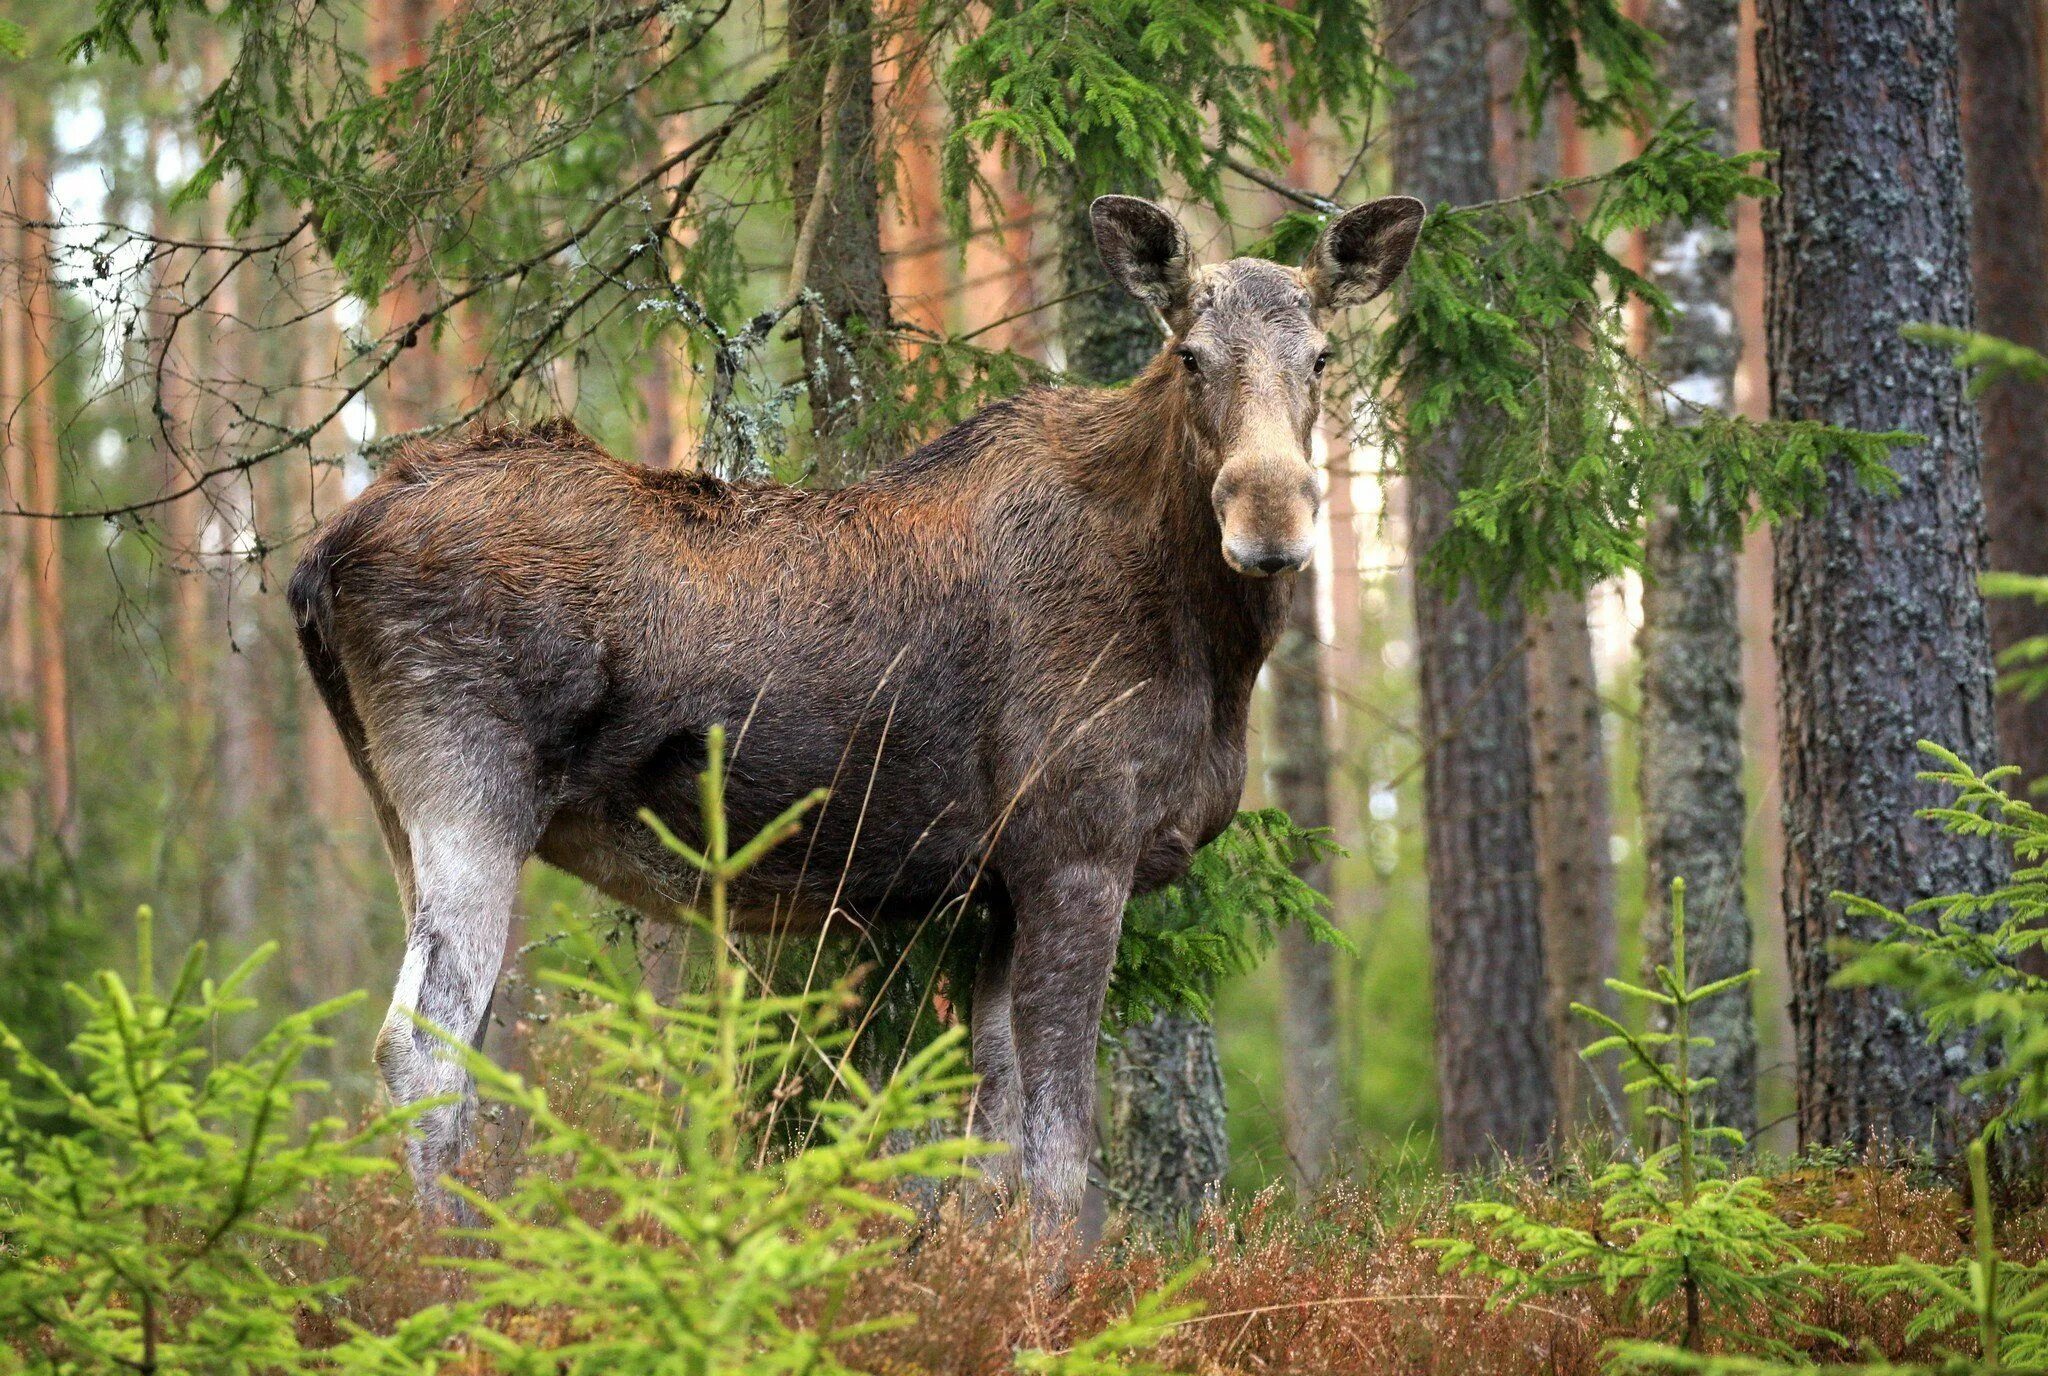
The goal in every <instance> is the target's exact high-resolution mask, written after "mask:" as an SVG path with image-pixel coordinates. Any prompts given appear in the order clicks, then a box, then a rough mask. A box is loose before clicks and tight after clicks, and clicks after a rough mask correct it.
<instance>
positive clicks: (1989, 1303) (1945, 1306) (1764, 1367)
mask: <svg viewBox="0 0 2048 1376" xmlns="http://www.w3.org/2000/svg"><path fill="white" fill-rule="evenodd" d="M1986 1155H1987V1153H1986V1151H1985V1146H1984V1139H1983V1138H1981V1137H1980V1138H1978V1139H1976V1140H1975V1141H1973V1142H1971V1143H1970V1146H1969V1151H1968V1156H1969V1163H1970V1205H1971V1208H1970V1253H1969V1255H1968V1256H1966V1257H1964V1258H1963V1259H1962V1260H1960V1261H1956V1262H1951V1263H1949V1264H1947V1265H1943V1266H1935V1265H1930V1264H1929V1263H1927V1262H1924V1261H1917V1260H1915V1259H1914V1258H1912V1257H1905V1256H1902V1257H1900V1258H1899V1259H1898V1260H1897V1261H1896V1262H1894V1263H1892V1264H1891V1265H1889V1266H1875V1267H1843V1268H1839V1270H1840V1273H1841V1274H1842V1275H1843V1276H1844V1277H1845V1278H1847V1279H1849V1280H1852V1281H1854V1282H1856V1284H1857V1285H1858V1287H1859V1288H1860V1289H1862V1290H1863V1291H1864V1292H1865V1293H1866V1294H1869V1295H1873V1296H1885V1295H1902V1296H1905V1297H1906V1298H1908V1299H1913V1300H1918V1301H1920V1303H1921V1308H1920V1312H1919V1313H1918V1314H1916V1315H1915V1316H1914V1317H1913V1319H1912V1321H1911V1322H1910V1323H1908V1324H1907V1325H1906V1338H1907V1340H1908V1341H1911V1342H1919V1341H1922V1340H1925V1339H1928V1338H1931V1337H1937V1336H1940V1335H1945V1334H1968V1335H1969V1337H1970V1339H1971V1341H1972V1344H1973V1347H1974V1351H1973V1352H1972V1353H1970V1354H1968V1355H1965V1354H1962V1353H1952V1354H1950V1355H1949V1356H1947V1357H1945V1358H1943V1359H1942V1360H1941V1361H1938V1362H1934V1363H1909V1364H1905V1365H1900V1364H1896V1363H1891V1362H1870V1363H1859V1364H1851V1365H1828V1366H1821V1365H1818V1364H1814V1363H1808V1362H1786V1361H1782V1360H1779V1361H1773V1360H1756V1359H1748V1358H1739V1357H1727V1356H1710V1355H1706V1354H1701V1353H1694V1352H1687V1351H1684V1350H1682V1349H1674V1348H1670V1347H1666V1346H1663V1345H1661V1344H1657V1343H1621V1344H1617V1346H1616V1348H1615V1356H1616V1359H1617V1363H1618V1365H1619V1366H1620V1367H1622V1368H1623V1369H1624V1370H1629V1371H1664V1372H1688V1373H1696V1374H1697V1376H1813V1374H1814V1373H1829V1376H1995V1373H1999V1372H2027V1371H2033V1372H2037V1371H2043V1370H2048V1266H2043V1265H2032V1266H2029V1265H2024V1264H2021V1263H2018V1262H2014V1261H2010V1260H2008V1259H2007V1258H2006V1257H2005V1256H2003V1255H2002V1254H2001V1253H2000V1252H1999V1249H1998V1240H1997V1232H1996V1227H1995V1225H1994V1222H1993V1219H1992V1211H1991V1180H1990V1171H1989V1170H1988V1169H1987V1167H1986V1164H1985V1158H1986Z"/></svg>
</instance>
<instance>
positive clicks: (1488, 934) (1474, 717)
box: [1393, 0, 1557, 1169]
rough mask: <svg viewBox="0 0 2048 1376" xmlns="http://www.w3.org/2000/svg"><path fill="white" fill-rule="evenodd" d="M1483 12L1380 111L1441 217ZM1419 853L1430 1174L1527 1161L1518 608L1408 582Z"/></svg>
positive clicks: (1467, 174) (1532, 1013) (1448, 449)
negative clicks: (1425, 910) (1432, 1040)
mask: <svg viewBox="0 0 2048 1376" xmlns="http://www.w3.org/2000/svg"><path fill="white" fill-rule="evenodd" d="M1486 39H1487V25H1486V15H1485V6H1484V0H1426V2H1425V3H1422V4H1420V5H1418V6H1416V7H1414V8H1413V9H1412V10H1411V11H1410V12H1409V13H1408V14H1407V15H1405V17H1403V18H1401V19H1400V20H1398V21H1397V25H1396V28H1395V30H1394V41H1393V47H1394V49H1395V52H1394V59H1395V61H1396V62H1397V63H1398V64H1399V66H1400V67H1401V69H1402V70H1403V71H1405V72H1407V73H1408V74H1409V76H1410V77H1411V78H1413V85H1412V86H1410V87H1409V88H1407V89H1406V90H1404V91H1403V92H1402V93H1401V95H1400V98H1399V99H1398V100H1397V101H1396V102H1395V108H1394V131H1393V132H1394V150H1393V165H1394V179H1393V181H1394V186H1395V187H1396V188H1397V189H1398V190H1400V191H1402V192H1405V193H1408V194H1411V195H1415V196H1420V197H1421V198H1422V199H1423V200H1424V201H1426V202H1428V203H1431V204H1437V203H1441V202H1446V201H1448V202H1451V203H1453V204H1459V203H1467V202H1472V201H1481V200H1485V199H1487V198H1489V197H1491V196H1492V195H1493V194H1494V190H1495V188H1494V170H1493V165H1492V160H1491V157H1490V148H1491V144H1492V133H1493V131H1492V127H1491V125H1492V121H1491V119H1490V117H1489V112H1488V95H1489V92H1488V85H1487V69H1486ZM1465 429H1466V427H1465V426H1464V425H1463V424H1461V423H1459V422H1458V421H1456V420H1453V421H1452V422H1450V423H1448V424H1446V425H1444V426H1443V427H1441V428H1440V429H1439V430H1438V432H1437V433H1436V434H1435V435H1434V436H1432V437H1431V438H1430V439H1429V440H1427V441H1426V442H1424V443H1421V444H1418V445H1416V446H1415V447H1414V448H1413V449H1412V451H1411V452H1410V453H1409V454H1407V455H1406V463H1405V467H1406V470H1407V472H1408V473H1409V474H1410V477H1409V480H1408V482H1407V484H1406V486H1407V489H1408V494H1409V497H1408V500H1409V511H1408V539H1409V547H1410V552H1411V560H1412V562H1413V564H1414V565H1415V566H1416V567H1417V568H1418V569H1419V568H1420V567H1421V566H1422V564H1423V563H1424V562H1425V560H1426V558H1427V556H1428V553H1429V551H1430V549H1431V548H1432V547H1433V546H1434V545H1435V543H1436V541H1437V539H1438V538H1439V537H1440V536H1441V535H1442V534H1443V532H1444V531H1445V529H1446V528H1447V527H1448V525H1449V523H1450V517H1451V509H1452V506H1453V503H1454V501H1455V490H1456V486H1457V484H1456V477H1457V472H1458V463H1459V460H1460V457H1461V456H1462V455H1463V453H1464V450H1465V445H1464V434H1465ZM1415 622H1416V641H1417V667H1418V669H1419V673H1420V679H1421V695H1422V726H1423V739H1424V740H1425V742H1427V744H1426V747H1425V748H1426V749H1427V750H1428V752H1429V755H1428V760H1427V763H1426V765H1425V769H1424V775H1423V792H1424V813H1425V818H1424V821H1425V833H1426V837H1427V846H1428V852H1429V904H1430V948H1431V953H1432V957H1433V966H1434V968H1433V971H1432V982H1433V986H1434V995H1435V1016H1436V1061H1437V1093H1438V1098H1439V1103H1440V1108H1441V1115H1442V1124H1441V1128H1440V1139H1441V1146H1442V1151H1443V1158H1444V1164H1445V1165H1446V1166H1448V1167H1450V1168H1452V1169H1463V1168H1467V1167H1472V1166H1477V1165H1483V1164H1486V1163H1488V1162H1491V1161H1493V1160H1496V1159H1498V1158H1499V1157H1500V1156H1503V1155H1505V1156H1507V1157H1509V1158H1516V1159H1526V1158H1529V1157H1533V1156H1536V1155H1538V1154H1540V1153H1541V1152H1542V1151H1543V1150H1544V1147H1545V1145H1546V1144H1547V1143H1548V1142H1549V1140H1550V1137H1551V1132H1552V1129H1553V1126H1554V1124H1555V1122H1556V1118H1557V1097H1556V1090H1555V1082H1554V1080H1553V1078H1552V1073H1551V1064H1552V1061H1551V1046H1552V1038H1551V1035H1550V1025H1549V1022H1548V1020H1547V1018H1546V1006H1545V1000H1546V994H1545V990H1546V985H1545V977H1544V959H1543V930H1542V926H1541V915H1540V912H1539V909H1538V906H1537V895H1536V841H1535V835H1534V831H1533V828H1532V826H1531V822H1530V793H1531V787H1532V785H1531V780H1530V762H1529V734H1528V708H1529V695H1528V685H1527V666H1526V661H1525V653H1526V650H1527V643H1526V632H1525V629H1524V625H1523V616H1522V611H1521V608H1520V606H1519V605H1517V604H1513V603H1510V604H1508V605H1507V606H1505V607H1503V608H1502V610H1501V611H1500V612H1499V613H1498V614H1489V613H1488V612H1487V611H1486V610H1485V609H1484V608H1483V607H1482V606H1481V605H1480V602H1479V599H1478V598H1477V597H1476V596H1475V595H1474V594H1473V593H1472V592H1471V591H1470V590H1469V589H1467V590H1464V591H1461V592H1459V593H1458V594H1457V595H1455V596H1451V595H1447V594H1446V593H1445V592H1444V591H1443V590H1442V589H1440V588H1439V587H1437V586H1436V585H1434V584H1432V583H1430V582H1427V581H1426V580H1424V579H1422V578H1420V577H1417V579H1416V580H1415Z"/></svg>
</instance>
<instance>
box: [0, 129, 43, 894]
mask: <svg viewBox="0 0 2048 1376" xmlns="http://www.w3.org/2000/svg"><path fill="white" fill-rule="evenodd" d="M18 104H19V97H18V95H17V94H16V93H15V92H12V91H10V92H6V93H4V94H0V480H4V481H5V483H6V500H7V504H8V505H9V506H26V505H27V504H28V501H29V486H30V485H29V462H28V435H27V420H28V416H27V394H28V361H27V358H26V357H25V352H26V349H27V326H26V324H25V322H24V320H23V315H24V314H25V310H26V308H25V305H24V300H25V283H26V270H25V255H24V253H23V249H22V246H23V242H24V234H23V231H22V227H21V219H22V206H21V199H20V198H21V169H22V161H23V159H22V156H21V154H22V148H21V129H20V122H19V120H18V118H17V108H18ZM28 539H29V529H28V522H27V521H25V520H21V519H19V518H0V656H4V658H0V668H4V676H0V732H4V733H5V735H4V737H0V739H4V740H5V742H6V744H5V746H4V748H0V768H5V769H6V770H7V771H8V773H9V774H10V775H15V774H17V773H25V772H26V771H27V770H29V769H31V768H33V763H32V762H33V760H34V757H35V732H34V731H33V730H32V729H31V727H30V725H29V723H30V719H31V718H32V716H33V714H34V708H35V664H36V651H35V604H34V600H33V597H32V593H31V587H30V579H29V571H28V570H29V565H28ZM34 799H35V795H34V793H33V791H32V790H31V789H30V788H29V787H28V786H27V783H26V781H25V780H20V779H17V780H16V781H15V782H14V783H13V785H12V786H11V787H9V788H8V790H7V798H6V810H5V814H4V816H0V825H4V827H5V846H6V850H5V859H6V860H8V861H10V862H13V863H16V864H18V863H20V862H22V861H24V860H26V859H27V858H28V856H29V855H30V853H31V852H32V851H33V850H34V849H35V845H36V810H35V801H34Z"/></svg>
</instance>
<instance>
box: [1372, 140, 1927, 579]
mask: <svg viewBox="0 0 2048 1376" xmlns="http://www.w3.org/2000/svg"><path fill="white" fill-rule="evenodd" d="M1710 137H1711V136H1710V134H1709V132H1708V131H1707V130H1706V129H1705V128H1704V127H1702V126H1701V125H1700V124H1699V123H1698V122H1697V121H1695V120H1693V119H1692V118H1691V116H1690V114H1689V113H1686V112H1680V113H1679V114H1676V115H1673V116H1671V117H1670V118H1668V119H1667V120H1665V121H1664V123H1663V124H1662V125H1661V126H1660V127H1659V128H1658V130H1657V131H1656V134H1655V136H1654V137H1653V138H1652V139H1651V140H1650V142H1649V144H1648V145H1647V146H1646V147H1645V148H1644V149H1643V151H1642V152H1641V153H1640V154H1638V155H1637V156H1636V157H1634V158H1632V159H1630V160H1629V161H1628V162H1626V163H1624V164H1622V165H1621V166H1620V167H1618V168H1617V169H1615V171H1614V172H1613V173H1611V174H1609V175H1607V176H1605V177H1601V178H1598V179H1595V180H1596V181H1597V186H1598V190H1597V193H1595V194H1594V198H1593V201H1592V204H1591V205H1590V206H1589V207H1588V208H1587V209H1586V211H1585V212H1584V213H1582V214H1577V215H1573V214H1569V213H1567V212H1566V208H1565V190H1566V188H1563V187H1552V188H1549V189H1547V190H1546V191H1543V192H1539V193H1536V194H1532V195H1531V196H1527V197H1520V198H1516V199H1513V200H1510V201H1506V202H1499V203H1495V204H1492V205H1487V206H1478V207H1466V208H1462V209H1460V208H1455V207H1442V208H1439V209H1438V210H1437V211H1436V212H1435V213H1433V214H1432V215H1431V216H1430V217H1429V219H1428V220H1427V221H1426V222H1425V224H1424V226H1423V232H1422V238H1421V241H1420V243H1419V244H1418V246H1417V249H1416V253H1415V256H1414V258H1413V259H1412V260H1411V262H1410V265H1409V269H1408V274H1407V279H1406V281H1407V290H1406V297H1405V299H1404V301H1403V304H1402V308H1401V310H1400V313H1399V315H1398V316H1397V317H1396V319H1395V321H1394V323H1393V324H1392V326H1391V327H1390V328H1389V329H1388V330H1387V331H1386V333H1385V334H1384V335H1383V336H1382V337H1381V338H1380V340H1379V342H1378V345H1377V347H1376V348H1375V349H1374V350H1373V352H1372V354H1371V355H1370V357H1369V359H1368V362H1367V366H1366V369H1365V374H1364V381H1363V383H1362V385H1363V386H1364V387H1366V388H1367V389H1370V390H1374V391H1377V390H1380V389H1384V388H1394V387H1398V388H1399V389H1400V390H1401V394H1402V396H1403V399H1404V406H1403V407H1401V408H1399V411H1398V413H1396V412H1395V411H1393V410H1382V411H1380V412H1378V413H1377V414H1378V422H1379V424H1380V427H1381V429H1382V431H1383V432H1384V433H1383V439H1384V440H1385V441H1387V442H1388V443H1390V444H1394V445H1398V446H1399V447H1400V448H1401V449H1402V450H1403V452H1406V453H1408V454H1410V456H1411V457H1410V459H1409V462H1410V463H1411V464H1413V463H1414V462H1415V460H1414V458H1413V457H1412V456H1413V455H1414V453H1415V452H1416V451H1417V446H1418V444H1419V443H1421V442H1423V441H1427V440H1428V439H1429V438H1431V437H1432V436H1435V435H1438V434H1445V433H1453V432H1454V433H1455V434H1456V435H1457V436H1458V444H1457V445H1456V447H1455V452H1456V454H1457V457H1458V462H1459V465H1460V466H1459V469H1458V471H1457V472H1455V473H1446V474H1438V475H1435V476H1437V477H1439V478H1441V479H1443V480H1445V481H1448V482H1451V483H1452V484H1453V486H1454V487H1455V488H1456V489H1457V491H1458V493H1459V500H1458V506H1457V510H1456V513H1455V515H1454V518H1453V524H1452V528H1451V529H1450V531H1449V532H1447V533H1446V535H1445V536H1444V537H1443V538H1442V539H1441V540H1440V541H1439V542H1438V544H1437V546H1436V547H1435V549H1434V550H1432V551H1431V554H1430V567H1429V572H1430V575H1431V576H1432V577H1434V578H1436V579H1437V580H1439V581H1440V582H1441V583H1443V584H1445V585H1454V584H1456V583H1457V582H1458V581H1459V580H1461V579H1465V578H1470V579H1471V580H1473V582H1474V583H1476V584H1477V586H1478V587H1479V588H1480V590H1481V591H1482V593H1484V594H1485V595H1486V596H1488V597H1489V598H1493V599H1498V598H1500V597H1502V596H1505V595H1506V594H1507V593H1508V591H1509V590H1510V589H1515V588H1519V589H1522V590H1523V591H1525V592H1526V593H1527V594H1528V595H1530V596H1535V595H1538V594H1540V593H1542V592H1545V591H1548V590H1550V589H1552V588H1558V587H1563V588H1569V589H1578V588H1583V587H1584V586H1586V585H1587V584H1589V583H1592V582H1596V581H1598V580H1600V579H1602V578H1607V577H1611V576H1613V575H1615V574H1617V573H1620V572H1622V571H1623V570H1626V569H1632V568H1640V567H1641V566H1642V559H1643V544H1642V541H1643V531H1644V529H1645V527H1646V524H1647V518H1648V514H1649V513H1650V512H1651V511H1653V510H1655V509H1656V508H1657V507H1658V506H1659V505H1661V504H1662V503H1665V502H1674V503H1677V504H1678V505H1679V506H1680V508H1681V509H1682V511H1683V512H1684V514H1685V517H1686V519H1687V520H1688V522H1689V523H1690V524H1692V525H1694V526H1695V527H1697V528H1701V529H1706V530H1711V531H1717V532H1720V533H1721V534H1722V535H1723V537H1724V538H1733V537H1734V536H1735V535H1736V534H1737V533H1739V532H1740V531H1741V530H1742V529H1744V527H1745V526H1746V525H1747V524H1750V523H1754V522H1755V521H1759V520H1776V519H1781V518H1783V517H1786V516H1790V515H1795V514H1798V513H1801V512H1804V511H1808V510H1811V509H1812V508H1813V507H1814V506H1815V505H1816V504H1817V503H1818V502H1819V501H1820V500H1821V499H1822V498H1823V497H1824V496H1825V494H1826V491H1827V484H1828V481H1829V474H1830V472H1831V471H1832V469H1833V467H1834V466H1835V465H1836V464H1842V465H1845V466H1846V467H1847V469H1848V471H1849V472H1850V473H1851V474H1852V475H1853V477H1854V478H1855V480H1857V481H1859V482H1862V483H1864V484H1866V485H1869V486H1872V487H1876V488H1880V489H1882V488H1884V487H1885V486H1886V485H1887V484H1889V483H1890V482H1891V480H1892V474H1891V470H1890V468H1889V467H1888V465H1887V463H1886V458H1887V456H1888V455H1889V453H1890V451H1891V449H1892V448H1893V447H1894V446H1897V445H1900V444H1906V443H1912V442H1914V439H1915V437H1913V436H1911V435H1908V434H1905V433H1901V432H1890V433H1884V434H1863V433H1859V432H1855V431H1849V430H1843V429H1839V428H1837V427H1832V426H1825V425H1821V424H1818V423H1815V422H1807V421H1795V422H1771V423H1758V422H1752V421H1747V420H1743V419H1740V418H1737V417H1732V416H1728V415H1726V414H1723V413H1721V412H1719V411H1716V410H1712V409H1710V408H1705V407H1701V406H1698V405H1696V404H1694V403H1693V402H1691V401H1688V400H1687V399H1685V398H1683V397H1681V396H1679V395H1677V394H1676V393H1674V392H1671V391H1669V390H1668V389H1666V388H1664V387H1663V386H1662V384H1661V383H1660V382H1659V381H1658V380H1657V379H1656V378H1654V377H1653V376H1652V375H1650V374H1649V373H1648V372H1647V371H1646V370H1645V369H1644V368H1643V367H1642V366H1641V365H1640V364H1639V363H1638V362H1636V360H1634V359H1633V358H1631V357H1630V356H1629V353H1628V348H1627V329H1626V309H1627V307H1628V305H1629V303H1631V302H1639V303H1641V304H1642V305H1643V307H1644V308H1646V309H1648V310H1649V311H1651V312H1652V314H1653V315H1655V316H1658V317H1660V318H1661V317H1662V316H1663V315H1664V313H1665V312H1666V311H1668V309H1669V303H1668V302H1667V301H1666V300H1665V298H1664V296H1663V294H1662V293H1661V292H1659V291H1658V290H1657V289H1656V287H1655V286H1654V285H1653V284H1651V283H1650V282H1648V281H1647V280H1645V279H1644V278H1643V277H1642V276H1640V275H1639V274H1637V273H1636V272H1634V271H1633V270H1631V269H1630V268H1629V267H1627V265H1625V264H1624V263H1622V262H1621V261H1620V260H1619V259H1617V258H1616V257H1615V256H1614V255H1613V254H1612V253H1611V252H1609V250H1608V248H1607V244H1608V242H1609V240H1610V239H1611V237H1612V236H1613V235H1615V234H1617V233H1619V232H1621V231H1625V230H1629V229H1635V228H1641V227H1644V226H1646V225H1650V224H1655V223H1660V222H1663V221H1666V220H1678V221H1680V222H1681V223H1687V224H1696V223H1706V224H1715V225H1724V226H1725V225H1726V224H1727V223H1728V220H1729V216H1730V215H1731V214H1732V212H1733V208H1734V205H1735V202H1736V201H1737V200H1739V199H1740V198H1742V197H1745V196H1757V195H1767V194H1771V192H1772V191H1773V187H1772V186H1771V184H1770V183H1769V182H1768V181H1766V180H1764V179H1763V178H1762V177H1760V176H1758V175H1757V174H1756V171H1755V168H1756V167H1757V165H1758V164H1759V163H1760V162H1761V161H1763V160H1764V157H1765V155H1763V154H1758V153H1742V154H1735V155H1732V156H1729V155H1723V154H1720V153H1717V152H1715V151H1714V150H1713V148H1712V146H1711V142H1710Z"/></svg>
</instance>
